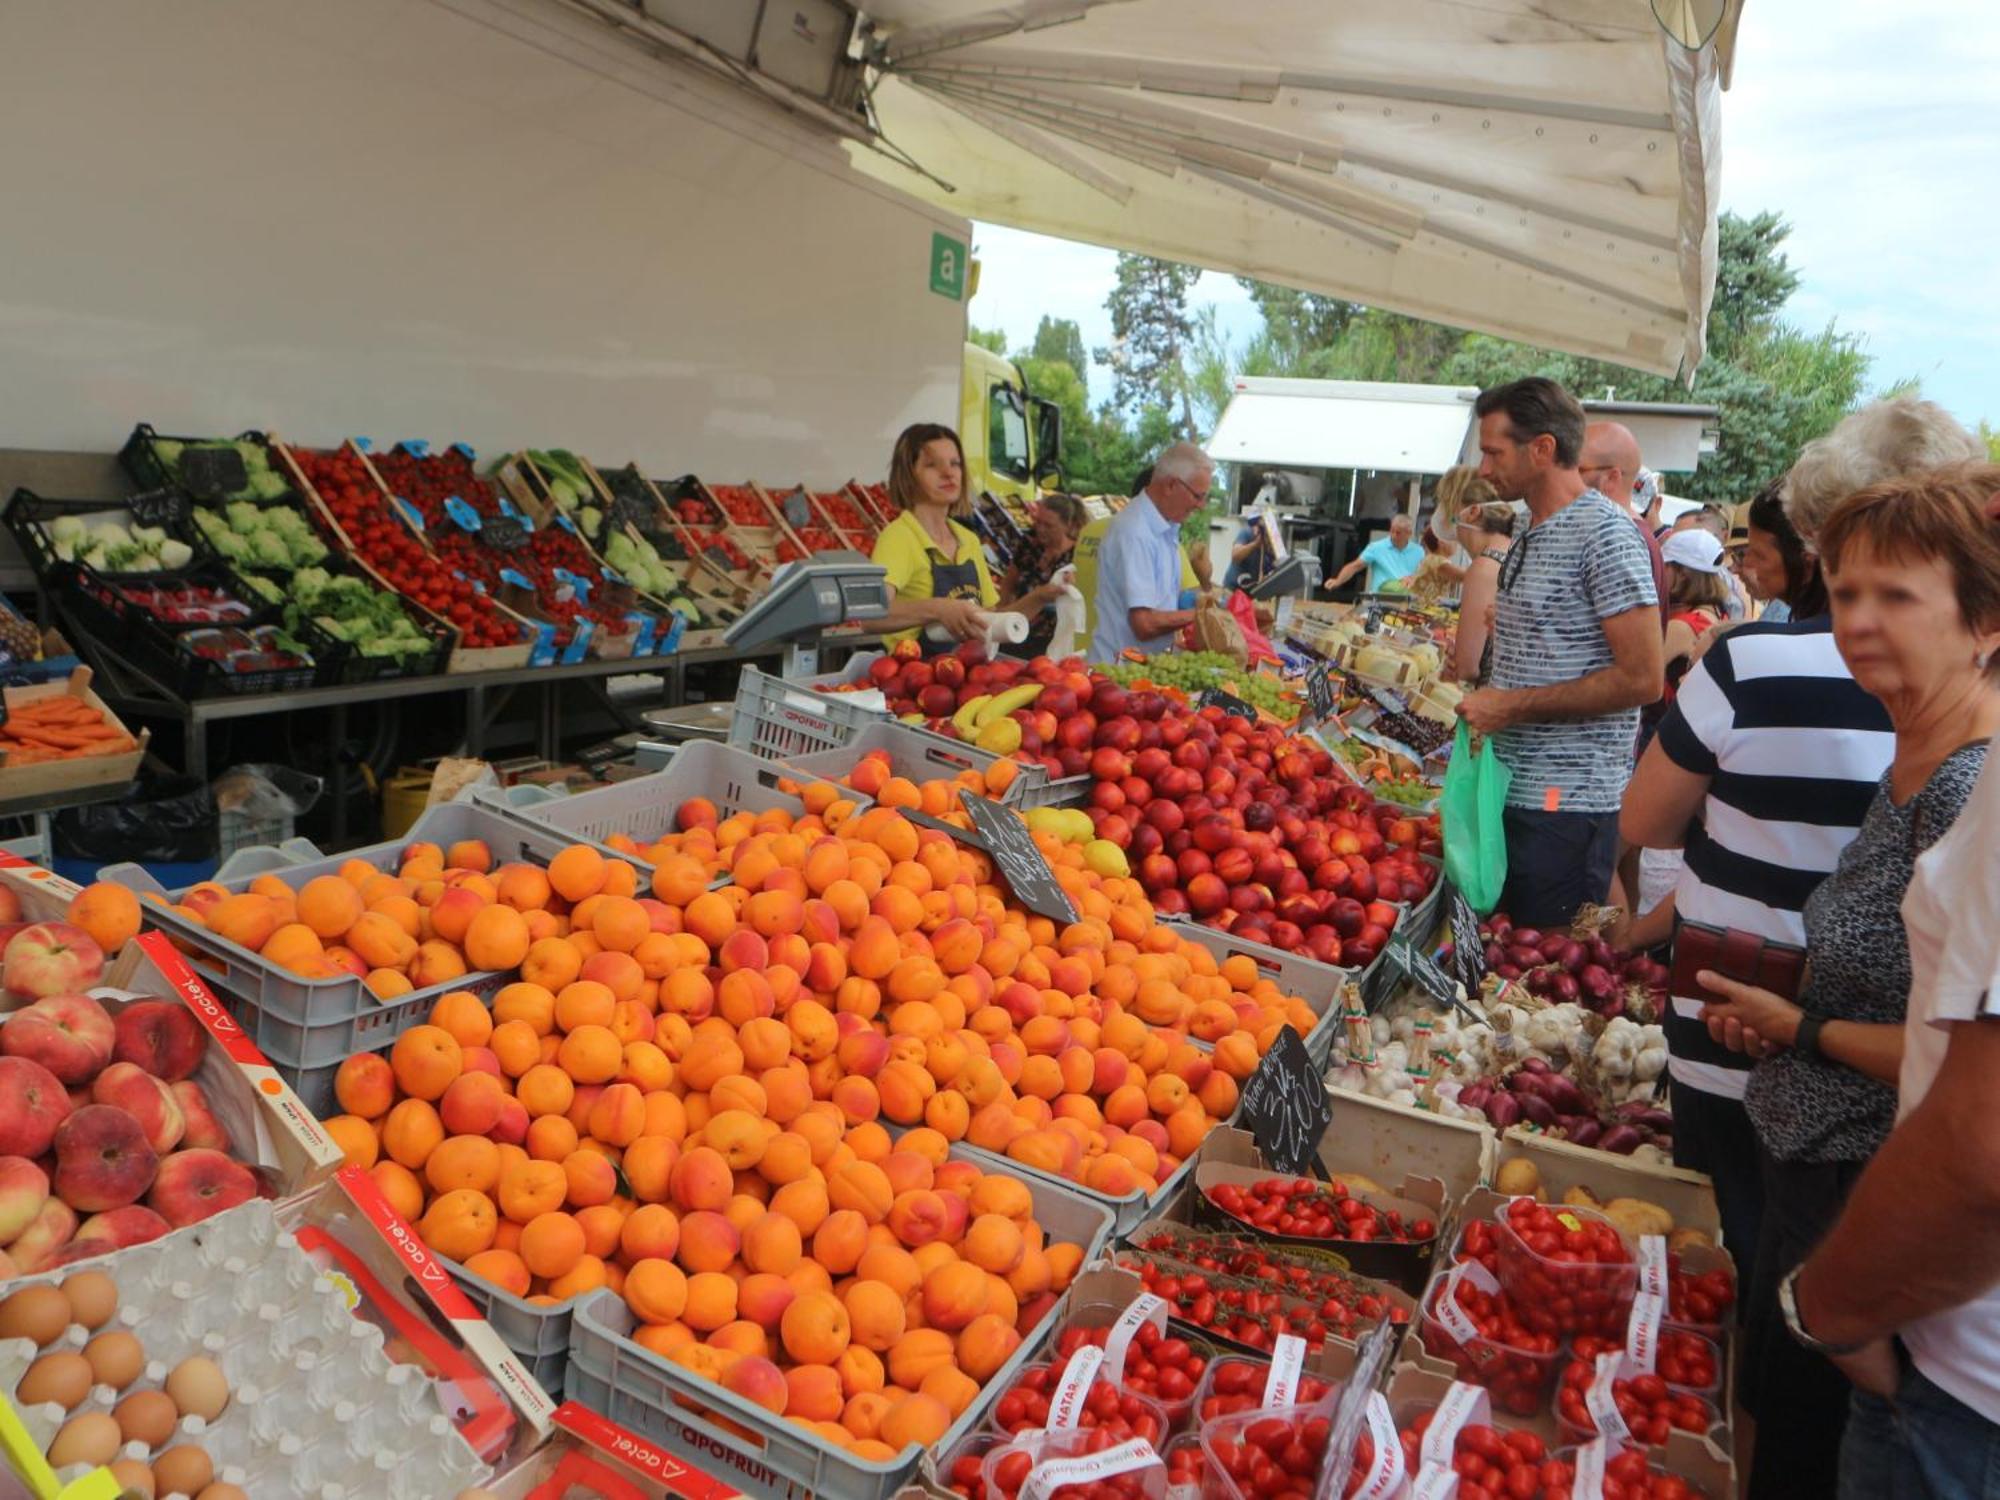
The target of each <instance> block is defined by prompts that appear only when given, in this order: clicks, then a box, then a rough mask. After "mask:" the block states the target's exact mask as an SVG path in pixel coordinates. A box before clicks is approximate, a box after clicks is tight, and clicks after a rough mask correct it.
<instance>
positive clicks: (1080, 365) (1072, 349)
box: [1028, 313, 1090, 381]
mask: <svg viewBox="0 0 2000 1500" xmlns="http://www.w3.org/2000/svg"><path fill="white" fill-rule="evenodd" d="M1028 357H1030V358H1033V359H1039V360H1057V361H1060V362H1061V363H1063V364H1066V365H1068V366H1069V367H1070V368H1071V369H1072V370H1074V371H1075V372H1076V378H1077V379H1078V380H1079V381H1085V380H1088V379H1090V363H1089V361H1090V356H1089V354H1088V353H1086V352H1085V350H1084V347H1083V330H1082V329H1080V328H1078V327H1077V326H1076V322H1075V320H1074V319H1071V318H1052V317H1050V316H1049V315H1048V314H1047V313H1044V314H1042V321H1041V322H1040V323H1039V324H1037V325H1036V327H1035V341H1034V343H1033V344H1031V345H1029V346H1028Z"/></svg>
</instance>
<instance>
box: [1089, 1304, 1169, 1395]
mask: <svg viewBox="0 0 2000 1500" xmlns="http://www.w3.org/2000/svg"><path fill="white" fill-rule="evenodd" d="M1148 1323H1150V1324H1152V1325H1153V1328H1154V1330H1155V1331H1156V1332H1159V1333H1164V1332H1166V1328H1167V1304H1166V1302H1165V1300H1164V1299H1162V1298H1159V1297H1156V1296H1154V1295H1153V1294H1152V1293H1151V1292H1141V1293H1140V1294H1139V1295H1138V1296H1137V1297H1135V1298H1133V1299H1132V1305H1131V1306H1130V1307H1128V1308H1126V1309H1125V1311H1124V1312H1122V1313H1120V1314H1119V1315H1118V1321H1117V1322H1116V1323H1113V1324H1112V1325H1111V1334H1110V1336H1109V1337H1108V1338H1106V1339H1105V1341H1104V1378H1105V1379H1106V1380H1109V1381H1112V1382H1114V1383H1115V1382H1117V1381H1120V1380H1123V1379H1124V1378H1125V1355H1126V1353H1127V1352H1128V1351H1129V1350H1130V1349H1131V1347H1132V1340H1133V1339H1135V1338H1137V1337H1138V1336H1139V1330H1140V1329H1141V1328H1144V1327H1145V1326H1146V1325H1147V1324H1148Z"/></svg>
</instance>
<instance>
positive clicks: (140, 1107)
mask: <svg viewBox="0 0 2000 1500" xmlns="http://www.w3.org/2000/svg"><path fill="white" fill-rule="evenodd" d="M42 1003H44V1004H46V1003H47V1002H46V1001H44V1002H42ZM16 1024H18V1022H10V1023H9V1025H10V1026H12V1025H16ZM90 1097H91V1100H92V1102H94V1103H97V1104H109V1105H112V1106H114V1107H116V1108H118V1109H122V1110H124V1111H125V1113H126V1114H128V1115H130V1116H132V1118H133V1119H135V1120H137V1121H138V1122H139V1128H140V1129H141V1130H143V1131H144V1132H145V1135H146V1144H147V1145H149V1146H151V1147H152V1148H153V1150H154V1151H155V1152H156V1153H158V1154H159V1155H161V1156H164V1155H166V1153H167V1152H169V1151H171V1150H173V1149H174V1147H175V1146H177V1145H178V1144H180V1139H181V1136H182V1135H183V1134H184V1133H185V1131H186V1129H187V1122H186V1120H185V1119H183V1118H182V1115H181V1106H180V1101H179V1100H178V1099H176V1098H175V1097H174V1092H173V1089H172V1087H171V1086H170V1085H168V1084H164V1083H162V1082H160V1080H159V1079H157V1078H155V1077H154V1076H153V1075H152V1074H151V1073H148V1072H146V1071H145V1070H144V1069H143V1068H141V1067H139V1066H138V1065H137V1064H134V1063H126V1062H119V1063H113V1064H111V1066H110V1067H108V1068H106V1069H105V1070H104V1071H103V1072H102V1073H99V1074H98V1075H97V1078H96V1080H95V1081H94V1082H93V1083H92V1084H91V1086H90Z"/></svg>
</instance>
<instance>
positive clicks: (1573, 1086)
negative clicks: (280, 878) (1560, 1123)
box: [1542, 1073, 1590, 1115]
mask: <svg viewBox="0 0 2000 1500" xmlns="http://www.w3.org/2000/svg"><path fill="white" fill-rule="evenodd" d="M1544 1076H1545V1077H1546V1080H1547V1082H1546V1083H1545V1084H1544V1086H1543V1088H1542V1097H1543V1098H1544V1099H1546V1100H1548V1101H1549V1103H1551V1104H1553V1105H1554V1106H1555V1107H1556V1112H1557V1113H1558V1114H1565V1115H1580V1114H1585V1113H1588V1111H1589V1109H1590V1101H1589V1100H1588V1099H1586V1098H1585V1097H1584V1092H1583V1088H1582V1086H1581V1085H1579V1084H1578V1083H1577V1082H1576V1080H1575V1079H1573V1078H1569V1077H1567V1076H1565V1075H1564V1074H1561V1073H1549V1074H1546V1075H1544Z"/></svg>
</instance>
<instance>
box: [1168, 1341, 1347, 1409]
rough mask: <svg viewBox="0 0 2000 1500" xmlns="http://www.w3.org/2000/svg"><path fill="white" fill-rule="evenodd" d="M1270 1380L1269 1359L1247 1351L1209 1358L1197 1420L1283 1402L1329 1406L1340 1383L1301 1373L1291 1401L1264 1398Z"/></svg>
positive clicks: (1198, 1399) (1198, 1396) (1197, 1399)
mask: <svg viewBox="0 0 2000 1500" xmlns="http://www.w3.org/2000/svg"><path fill="white" fill-rule="evenodd" d="M1270 1381H1271V1361H1269V1360H1267V1359H1257V1358H1255V1357H1254V1356H1251V1355H1247V1354H1225V1355H1223V1356H1221V1357H1220V1358H1218V1359H1216V1360H1214V1361H1212V1362H1211V1363H1210V1365H1209V1367H1208V1374H1207V1375H1206V1376H1204V1377H1203V1379H1202V1383H1201V1389H1200V1390H1199V1391H1197V1392H1196V1393H1195V1402H1194V1411H1195V1417H1196V1420H1198V1421H1202V1422H1212V1421H1214V1420H1215V1419H1216V1418H1218V1417H1233V1416H1238V1415H1240V1414H1241V1413H1243V1412H1246V1411H1263V1410H1267V1409H1276V1408H1277V1407H1282V1406H1285V1405H1295V1406H1324V1407H1331V1405H1332V1404H1333V1401H1334V1399H1335V1398H1336V1396H1337V1395H1338V1394H1339V1391H1340V1387H1339V1385H1338V1384H1337V1383H1336V1382H1334V1381H1331V1380H1328V1379H1326V1377H1325V1376H1322V1375H1310V1374H1306V1373H1304V1372H1300V1374H1299V1376H1298V1383H1297V1385H1296V1386H1294V1387H1293V1398H1294V1399H1293V1400H1292V1401H1291V1402H1274V1403H1272V1405H1271V1407H1269V1408H1267V1407H1266V1404H1265V1401H1266V1396H1267V1394H1268V1393H1269V1386H1270Z"/></svg>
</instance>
